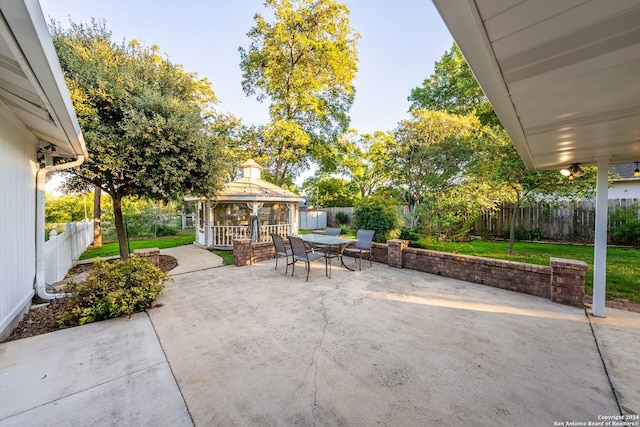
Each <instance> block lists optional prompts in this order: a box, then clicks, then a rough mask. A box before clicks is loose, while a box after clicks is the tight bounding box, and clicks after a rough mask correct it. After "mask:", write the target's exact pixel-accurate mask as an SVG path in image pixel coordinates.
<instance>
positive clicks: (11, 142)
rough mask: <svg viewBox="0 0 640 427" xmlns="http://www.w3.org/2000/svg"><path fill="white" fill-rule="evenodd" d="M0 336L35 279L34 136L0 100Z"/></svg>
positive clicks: (28, 296)
mask: <svg viewBox="0 0 640 427" xmlns="http://www.w3.org/2000/svg"><path fill="white" fill-rule="evenodd" d="M0 147H1V148H2V149H1V151H0V200H2V202H1V203H0V239H1V240H2V244H1V245H0V337H2V335H3V332H6V331H5V330H6V329H7V328H8V327H9V326H10V325H11V322H12V321H13V320H14V319H15V317H16V316H18V315H19V314H20V312H21V311H22V310H24V309H25V307H27V306H28V305H29V303H30V300H31V297H32V295H33V284H34V280H35V257H36V242H35V238H36V237H35V227H36V224H35V221H36V220H35V215H36V190H35V187H36V179H35V173H36V170H37V169H36V168H37V163H36V161H37V158H36V155H37V154H36V152H37V140H36V138H35V136H34V135H33V134H32V133H31V132H29V131H28V130H27V129H26V128H25V127H24V125H22V124H21V123H20V122H18V121H17V120H16V119H15V118H14V116H13V114H12V113H11V112H10V111H9V110H8V109H7V108H6V107H5V106H4V105H1V104H0Z"/></svg>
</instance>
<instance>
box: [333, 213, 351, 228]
mask: <svg viewBox="0 0 640 427" xmlns="http://www.w3.org/2000/svg"><path fill="white" fill-rule="evenodd" d="M349 222H350V221H349V215H347V214H346V213H345V212H336V225H338V226H341V225H348V224H349Z"/></svg>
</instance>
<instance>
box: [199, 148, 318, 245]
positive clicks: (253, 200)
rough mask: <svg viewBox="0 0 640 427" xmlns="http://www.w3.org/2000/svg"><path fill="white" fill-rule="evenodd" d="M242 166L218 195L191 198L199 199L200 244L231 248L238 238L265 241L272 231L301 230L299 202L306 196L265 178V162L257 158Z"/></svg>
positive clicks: (291, 231) (288, 231)
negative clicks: (261, 175) (257, 160)
mask: <svg viewBox="0 0 640 427" xmlns="http://www.w3.org/2000/svg"><path fill="white" fill-rule="evenodd" d="M240 168H241V175H240V178H239V179H237V180H235V181H232V182H229V183H228V184H226V185H225V186H224V189H223V190H222V191H220V192H219V193H218V194H217V195H216V196H215V197H214V198H212V199H196V198H189V199H187V200H194V201H196V202H197V205H196V206H197V209H196V243H197V244H200V245H202V246H206V247H213V248H223V249H228V248H231V247H233V240H234V239H247V238H248V239H253V241H255V242H264V241H268V240H270V239H271V233H277V234H280V235H282V236H286V235H288V234H297V233H298V202H304V201H305V199H304V198H303V197H300V196H299V195H297V194H295V193H292V192H291V191H288V190H285V189H284V188H281V187H278V186H277V185H275V184H272V183H270V182H267V181H264V180H262V179H261V178H260V171H261V170H262V166H260V165H259V164H257V163H256V162H255V161H253V160H248V161H246V162H245V163H243V164H242V165H240Z"/></svg>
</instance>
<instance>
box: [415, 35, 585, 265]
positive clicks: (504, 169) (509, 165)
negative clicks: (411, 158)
mask: <svg viewBox="0 0 640 427" xmlns="http://www.w3.org/2000/svg"><path fill="white" fill-rule="evenodd" d="M408 100H409V101H411V102H412V104H411V108H412V109H415V108H426V109H430V110H439V111H447V112H449V113H454V114H460V113H465V114H467V113H468V114H474V115H476V116H477V117H478V119H479V121H480V123H481V124H483V125H484V127H483V128H482V129H480V128H478V132H476V134H475V137H474V143H473V147H474V148H473V150H472V151H470V152H469V153H468V158H467V159H466V160H467V162H466V166H467V168H466V169H467V170H466V172H465V176H466V178H467V179H465V181H466V182H467V183H471V184H472V185H470V186H467V187H466V189H465V188H463V192H461V196H463V197H464V194H467V197H468V198H470V199H475V200H476V201H477V200H481V201H482V203H481V204H479V205H478V206H484V209H492V208H491V206H492V202H491V201H492V200H495V201H496V202H497V201H508V202H513V203H514V204H515V208H516V209H515V210H514V215H513V217H512V218H511V227H510V228H511V232H510V236H511V237H510V244H509V252H510V253H511V252H512V251H513V241H514V237H515V220H516V216H515V215H516V213H517V210H518V208H519V207H520V206H521V204H522V203H527V202H529V201H532V200H535V199H536V198H540V197H545V198H549V197H551V198H556V199H561V198H565V199H571V198H577V197H590V196H591V195H592V191H593V189H594V188H595V180H594V179H595V178H594V172H593V168H585V172H587V173H585V175H584V176H583V177H581V178H579V179H576V180H574V181H568V180H566V179H563V178H562V177H561V175H560V174H559V173H558V172H557V171H529V170H527V168H526V167H525V165H524V163H523V162H522V160H521V159H520V157H519V156H518V154H517V152H516V150H515V148H514V147H513V143H512V142H511V140H510V139H509V136H508V135H507V133H506V132H505V131H504V129H503V128H502V125H501V124H500V122H499V120H498V118H497V116H496V114H495V112H494V111H493V108H492V107H491V105H490V103H489V101H488V100H487V98H486V97H485V95H484V93H483V92H482V89H481V88H480V85H479V84H478V82H477V80H476V79H475V77H474V75H473V73H472V72H471V69H470V68H469V65H468V64H467V62H466V61H465V59H464V57H463V56H462V54H461V53H460V50H459V48H458V46H457V45H456V44H455V43H454V45H453V46H452V48H451V51H449V52H445V54H444V55H443V57H442V59H441V60H440V61H439V62H437V63H436V67H435V71H434V73H433V74H432V75H431V76H430V77H429V78H428V79H426V80H425V81H424V82H423V85H422V87H419V88H415V89H413V90H412V92H411V95H410V96H409V98H408ZM473 181H475V182H476V184H473ZM486 183H490V184H491V185H490V188H491V192H490V193H489V194H486V193H481V192H480V191H479V190H480V189H482V188H483V187H484V184H486ZM474 188H475V189H478V191H473V190H474ZM494 206H495V205H494Z"/></svg>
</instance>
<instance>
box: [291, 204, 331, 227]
mask: <svg viewBox="0 0 640 427" xmlns="http://www.w3.org/2000/svg"><path fill="white" fill-rule="evenodd" d="M298 220H299V221H298V224H299V227H298V228H299V229H300V230H320V229H323V228H327V212H326V211H325V210H324V209H300V210H299V211H298Z"/></svg>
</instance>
